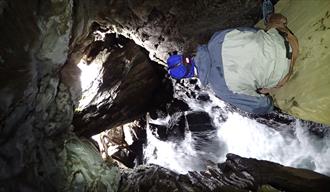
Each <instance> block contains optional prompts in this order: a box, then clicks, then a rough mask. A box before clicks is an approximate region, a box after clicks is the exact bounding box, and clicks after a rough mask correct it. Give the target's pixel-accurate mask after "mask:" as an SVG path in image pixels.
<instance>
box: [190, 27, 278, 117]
mask: <svg viewBox="0 0 330 192" xmlns="http://www.w3.org/2000/svg"><path fill="white" fill-rule="evenodd" d="M231 30H232V29H227V30H224V31H220V32H217V33H215V34H214V35H213V36H212V38H211V39H210V41H209V42H208V44H206V45H201V46H199V47H198V48H197V54H196V57H195V63H196V67H197V72H198V77H199V79H200V80H201V82H202V84H203V85H204V86H210V87H211V88H212V90H213V91H214V92H215V94H216V95H217V96H218V97H219V98H220V99H221V100H223V101H225V102H227V103H230V104H232V105H234V106H236V107H238V108H239V109H241V110H243V111H246V112H250V113H255V114H264V113H268V112H270V111H272V110H273V102H272V98H271V97H270V96H262V97H255V96H249V95H244V94H237V93H233V92H232V91H231V90H229V89H228V87H227V85H226V82H225V78H224V74H223V65H222V57H221V52H222V51H221V49H222V43H223V40H224V37H225V35H226V33H228V32H229V31H231ZM239 30H249V31H256V29H254V28H239Z"/></svg>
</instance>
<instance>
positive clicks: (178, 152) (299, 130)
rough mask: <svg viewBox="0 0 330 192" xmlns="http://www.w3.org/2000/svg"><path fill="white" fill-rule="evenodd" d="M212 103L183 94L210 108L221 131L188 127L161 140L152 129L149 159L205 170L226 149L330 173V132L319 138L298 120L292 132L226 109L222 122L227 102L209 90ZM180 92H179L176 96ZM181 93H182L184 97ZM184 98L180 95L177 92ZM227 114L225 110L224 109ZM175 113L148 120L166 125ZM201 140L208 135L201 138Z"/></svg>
mask: <svg viewBox="0 0 330 192" xmlns="http://www.w3.org/2000/svg"><path fill="white" fill-rule="evenodd" d="M209 95H210V97H211V99H210V100H211V102H208V103H203V104H201V103H200V102H197V101H196V100H194V99H189V98H187V97H183V99H185V100H186V101H187V103H189V105H190V107H191V108H192V109H193V110H195V111H206V112H208V113H209V115H210V116H211V118H212V119H213V123H214V125H215V127H216V128H217V129H216V131H208V132H207V131H206V132H202V133H198V135H196V134H195V133H192V132H189V131H187V132H186V133H185V139H184V140H181V141H177V142H175V141H160V140H158V139H157V138H156V137H155V136H154V135H153V134H152V132H151V130H150V129H149V128H148V127H147V140H148V143H147V145H146V147H145V150H144V156H145V161H146V163H153V164H158V165H161V166H164V167H167V168H169V169H171V170H174V171H176V172H179V173H187V172H188V171H190V170H203V169H204V168H205V166H206V165H207V164H208V162H209V161H208V160H210V161H213V162H219V163H220V162H223V161H224V160H225V155H226V154H227V153H234V154H237V155H240V156H243V157H253V158H257V159H263V160H269V161H273V162H277V163H280V164H283V165H286V166H292V167H298V168H306V169H311V170H314V171H316V172H320V173H323V174H326V175H330V135H329V134H328V135H326V136H325V137H324V138H322V139H321V138H319V137H317V136H315V135H313V134H311V133H310V132H309V131H308V129H307V127H303V126H302V125H301V123H300V122H299V120H297V121H296V123H295V129H294V131H293V132H292V131H291V132H289V131H286V130H283V131H276V130H275V129H273V128H269V127H267V126H266V125H263V124H260V123H258V122H256V121H255V120H252V119H249V118H246V117H243V116H241V115H240V114H238V113H235V112H226V113H227V114H226V115H227V117H228V118H227V120H226V121H225V122H222V121H219V120H218V117H219V116H220V112H221V110H220V111H215V110H214V106H219V107H220V109H225V108H224V106H225V104H224V103H223V102H222V101H220V100H219V99H217V98H216V97H215V96H214V95H212V93H210V92H209ZM177 96H178V95H177ZM181 96H182V95H181ZM178 97H180V95H179V96H178ZM222 113H223V111H222ZM169 119H170V117H167V118H164V119H157V120H151V119H150V118H149V121H150V122H151V123H154V124H161V125H167V124H168V123H169ZM201 138H207V139H206V140H204V141H201Z"/></svg>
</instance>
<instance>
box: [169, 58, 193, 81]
mask: <svg viewBox="0 0 330 192" xmlns="http://www.w3.org/2000/svg"><path fill="white" fill-rule="evenodd" d="M167 66H168V73H169V74H170V76H171V77H173V78H174V79H183V78H189V77H193V76H194V74H195V62H194V59H193V58H192V57H184V56H183V55H178V54H174V55H171V56H170V57H169V58H168V59H167Z"/></svg>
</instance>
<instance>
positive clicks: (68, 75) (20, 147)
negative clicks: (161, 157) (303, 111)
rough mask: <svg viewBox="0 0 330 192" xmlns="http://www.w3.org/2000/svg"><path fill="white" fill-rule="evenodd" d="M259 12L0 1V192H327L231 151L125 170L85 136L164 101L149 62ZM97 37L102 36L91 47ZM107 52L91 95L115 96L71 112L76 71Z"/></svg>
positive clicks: (247, 4) (325, 184)
mask: <svg viewBox="0 0 330 192" xmlns="http://www.w3.org/2000/svg"><path fill="white" fill-rule="evenodd" d="M201 10H203V11H201ZM258 10H259V7H258V5H257V4H256V3H255V1H252V0H245V1H242V0H234V1H225V0H218V1H211V0H210V1H202V0H200V1H194V2H191V1H180V0H175V1H170V2H169V1H157V0H136V1H122V0H111V1H104V0H101V1H96V0H52V1H49V0H45V1H37V0H31V1H19V0H0V23H1V26H2V27H1V28H0V45H1V47H0V191H136V190H137V189H140V191H141V190H143V191H156V190H157V191H161V190H162V191H169V190H171V189H173V190H176V189H177V190H181V191H201V190H205V191H219V190H223V191H248V190H253V191H255V190H257V188H259V186H262V185H264V184H269V185H272V186H273V187H276V188H278V189H281V190H286V191H304V190H305V191H322V190H328V189H329V183H330V182H329V178H328V177H326V176H323V175H320V174H316V173H313V172H310V171H306V170H299V169H293V168H287V167H282V166H280V165H278V164H273V163H269V162H264V161H258V160H253V159H244V158H240V157H238V156H234V155H229V156H228V161H227V162H226V163H225V164H223V165H219V166H216V167H215V168H211V169H210V170H209V171H205V172H201V173H198V172H192V173H189V174H188V175H178V174H176V173H173V172H171V171H169V170H166V169H163V168H160V167H157V166H149V167H146V168H143V167H140V168H135V169H130V170H125V171H123V170H120V169H119V168H118V167H117V166H116V165H115V163H113V162H112V160H111V159H107V161H103V160H102V158H101V156H100V155H99V154H98V151H97V149H96V148H95V147H94V146H93V145H92V144H91V143H90V142H89V141H88V140H87V139H85V138H83V137H82V136H85V137H89V136H91V135H94V134H96V133H99V132H101V131H103V130H106V129H110V128H114V127H116V126H119V125H122V124H123V123H126V122H130V121H133V120H136V119H139V118H141V117H142V116H144V115H145V113H146V112H148V111H150V112H152V111H156V108H157V107H164V103H166V102H173V101H171V99H172V95H171V94H172V92H171V91H172V87H171V84H169V83H168V81H169V80H168V79H166V78H165V77H164V76H165V73H164V70H163V68H162V66H161V65H157V64H156V62H159V63H161V62H162V61H164V60H165V58H166V55H167V53H168V52H171V51H190V50H191V47H193V45H195V44H196V43H199V42H203V41H204V40H205V39H206V38H207V37H209V35H210V34H212V33H213V32H214V31H216V30H220V29H223V28H228V27H235V26H248V25H252V24H254V23H255V21H256V20H257V16H258V13H259V12H258ZM96 31H102V32H107V33H110V34H109V35H107V38H106V39H105V41H104V42H97V41H94V40H95V32H96ZM111 34H112V35H111ZM114 34H115V35H114ZM118 35H123V36H125V37H127V38H129V39H125V38H124V37H122V36H118ZM122 46H123V47H122ZM140 46H142V47H140ZM105 49H107V52H108V53H109V54H110V56H109V57H108V59H107V60H106V62H104V63H103V68H104V73H103V82H104V83H103V84H102V86H101V87H100V89H99V92H98V94H102V93H108V92H110V91H111V90H112V91H114V93H115V95H116V97H113V96H114V95H111V94H110V95H109V97H106V98H105V99H104V100H101V101H100V102H96V103H93V104H92V105H89V106H88V107H86V108H85V109H83V110H82V111H80V112H77V113H75V109H76V108H77V106H78V102H79V99H80V98H81V86H80V79H79V78H80V70H79V68H78V67H77V64H78V63H79V62H80V60H81V59H82V58H83V57H85V59H86V60H87V62H92V61H93V59H94V58H95V57H96V55H98V53H99V52H100V51H101V50H105ZM148 52H149V54H148ZM149 55H150V56H151V58H152V60H151V59H149V57H148V56H149ZM117 85H118V86H117ZM204 98H205V97H204ZM77 135H78V136H80V137H78V136H77ZM307 183H308V186H307V185H306V184H307ZM300 185H301V186H303V187H299V186H300ZM320 189H322V190H320Z"/></svg>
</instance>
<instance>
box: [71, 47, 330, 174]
mask: <svg viewBox="0 0 330 192" xmlns="http://www.w3.org/2000/svg"><path fill="white" fill-rule="evenodd" d="M107 57H108V54H106V51H104V52H102V53H101V54H99V55H98V56H97V58H96V59H95V60H94V61H93V62H92V64H90V65H87V64H86V62H85V61H84V60H82V61H81V62H80V63H79V65H78V66H79V67H80V69H81V71H82V74H81V82H82V90H83V98H82V100H81V101H80V106H79V107H78V109H77V110H79V109H81V108H84V107H86V106H87V105H88V104H90V103H93V102H94V101H95V99H97V98H98V97H100V95H99V96H98V97H96V95H97V90H98V87H99V85H100V83H101V81H102V80H101V76H102V75H101V74H102V68H101V64H102V63H103V62H104V60H105V59H106V58H107ZM187 82H188V81H184V84H185V85H184V86H182V85H181V86H180V85H179V86H178V84H175V86H174V88H175V91H174V93H175V95H174V97H175V98H177V99H179V100H184V101H185V102H186V103H187V104H188V105H189V107H190V108H191V109H192V111H203V112H206V113H208V114H209V116H210V117H211V121H212V122H211V123H212V125H213V126H214V127H215V129H214V130H206V131H199V132H191V131H189V124H188V123H187V122H186V127H185V130H186V131H185V133H184V139H177V140H176V139H171V140H167V141H164V140H160V139H158V137H157V134H156V133H155V132H153V131H152V130H151V129H150V126H149V125H150V124H155V125H161V126H162V127H169V126H171V124H173V119H175V118H177V117H176V115H177V114H174V115H172V116H169V115H168V116H167V117H163V118H158V119H151V118H150V117H149V118H148V117H147V127H146V128H147V129H146V130H147V131H146V132H147V144H146V145H145V146H144V152H143V156H144V163H145V164H157V165H160V166H163V167H166V168H169V169H171V170H173V171H176V172H178V173H187V172H188V171H192V170H205V168H206V166H207V165H208V164H209V163H211V162H216V163H221V162H223V161H225V159H226V157H225V156H226V154H227V153H234V154H237V155H240V156H243V157H252V158H257V159H262V160H269V161H273V162H277V163H280V164H283V165H286V166H292V167H297V168H306V169H310V170H314V171H316V172H319V173H323V174H326V175H330V133H329V132H327V133H325V135H324V137H323V138H320V137H318V136H316V135H314V134H312V133H310V131H308V127H307V125H306V124H303V123H301V122H300V120H296V121H295V122H294V126H288V125H281V126H280V127H278V128H276V129H274V128H271V127H268V126H267V125H264V124H261V123H258V122H257V121H256V120H254V119H250V118H248V117H245V116H242V115H241V114H239V113H237V112H234V111H232V110H228V108H227V107H226V104H225V103H224V102H222V101H221V100H220V99H218V98H217V97H216V96H214V95H213V93H212V91H211V90H208V89H207V88H202V89H195V88H194V87H195V85H194V86H189V85H188V84H189V83H187ZM197 84H198V87H201V86H200V82H198V81H197ZM188 92H190V93H191V92H194V93H195V94H196V95H198V94H200V93H203V94H207V95H208V97H209V99H208V101H204V102H201V101H200V100H197V99H195V98H193V97H190V96H189V94H187V93H188ZM100 98H101V97H100ZM100 98H98V99H100ZM184 113H186V114H187V113H190V112H184ZM224 116H226V118H223V117H224ZM224 119H225V120H224ZM200 126H203V125H200ZM202 129H203V128H202ZM93 138H94V139H95V138H97V136H95V137H93ZM96 140H97V141H98V142H100V141H99V140H98V139H96ZM128 143H129V142H128ZM100 146H101V145H100Z"/></svg>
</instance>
